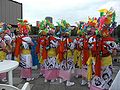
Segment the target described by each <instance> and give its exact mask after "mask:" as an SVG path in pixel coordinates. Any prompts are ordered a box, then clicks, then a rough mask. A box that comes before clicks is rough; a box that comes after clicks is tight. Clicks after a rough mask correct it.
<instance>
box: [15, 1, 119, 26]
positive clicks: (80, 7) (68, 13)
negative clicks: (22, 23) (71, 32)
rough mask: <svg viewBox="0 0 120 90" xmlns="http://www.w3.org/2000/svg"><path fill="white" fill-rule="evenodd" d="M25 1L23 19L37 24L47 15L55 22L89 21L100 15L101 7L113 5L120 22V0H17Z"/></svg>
mask: <svg viewBox="0 0 120 90" xmlns="http://www.w3.org/2000/svg"><path fill="white" fill-rule="evenodd" d="M16 1H18V2H20V3H23V19H27V20H28V21H29V22H30V23H31V24H33V25H36V21H41V20H44V18H45V17H46V16H51V17H53V22H54V24H56V22H57V21H59V20H61V19H65V20H66V21H68V22H69V23H70V24H71V25H74V23H75V22H78V21H87V19H88V16H90V17H94V16H96V17H99V12H98V10H99V9H102V8H107V9H109V8H110V7H113V8H114V9H115V10H116V14H117V16H116V18H117V22H118V23H119V24H120V0H16Z"/></svg>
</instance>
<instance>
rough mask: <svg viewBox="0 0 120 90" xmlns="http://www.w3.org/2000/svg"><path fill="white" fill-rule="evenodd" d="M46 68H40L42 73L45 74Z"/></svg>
mask: <svg viewBox="0 0 120 90" xmlns="http://www.w3.org/2000/svg"><path fill="white" fill-rule="evenodd" d="M45 70H46V69H45V68H40V73H41V74H43V76H44V75H45Z"/></svg>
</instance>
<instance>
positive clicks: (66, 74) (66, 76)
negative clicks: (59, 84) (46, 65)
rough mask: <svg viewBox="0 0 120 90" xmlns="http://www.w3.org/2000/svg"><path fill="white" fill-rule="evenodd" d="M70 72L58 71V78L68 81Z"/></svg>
mask: <svg viewBox="0 0 120 90" xmlns="http://www.w3.org/2000/svg"><path fill="white" fill-rule="evenodd" d="M71 76H72V74H71V72H70V71H69V70H60V71H59V77H60V78H62V79H63V80H70V79H71Z"/></svg>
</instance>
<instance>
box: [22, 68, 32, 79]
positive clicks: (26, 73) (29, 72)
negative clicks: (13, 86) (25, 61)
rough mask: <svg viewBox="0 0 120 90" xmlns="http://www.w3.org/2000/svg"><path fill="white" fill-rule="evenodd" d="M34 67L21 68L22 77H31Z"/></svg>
mask: <svg viewBox="0 0 120 90" xmlns="http://www.w3.org/2000/svg"><path fill="white" fill-rule="evenodd" d="M31 77H32V69H31V68H21V78H31Z"/></svg>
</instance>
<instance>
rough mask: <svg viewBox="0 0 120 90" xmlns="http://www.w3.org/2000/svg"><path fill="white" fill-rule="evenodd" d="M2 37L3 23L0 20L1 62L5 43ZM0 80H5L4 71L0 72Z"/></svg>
mask: <svg viewBox="0 0 120 90" xmlns="http://www.w3.org/2000/svg"><path fill="white" fill-rule="evenodd" d="M3 37H4V30H3V23H2V22H0V61H1V62H2V61H3V60H5V59H6V53H7V50H6V43H5V41H4V40H3ZM0 80H2V81H3V82H5V81H7V80H6V73H0Z"/></svg>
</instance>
